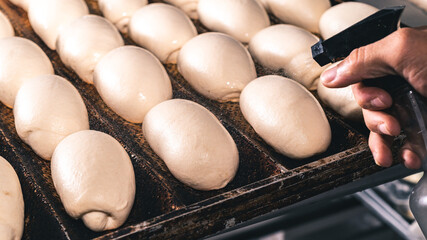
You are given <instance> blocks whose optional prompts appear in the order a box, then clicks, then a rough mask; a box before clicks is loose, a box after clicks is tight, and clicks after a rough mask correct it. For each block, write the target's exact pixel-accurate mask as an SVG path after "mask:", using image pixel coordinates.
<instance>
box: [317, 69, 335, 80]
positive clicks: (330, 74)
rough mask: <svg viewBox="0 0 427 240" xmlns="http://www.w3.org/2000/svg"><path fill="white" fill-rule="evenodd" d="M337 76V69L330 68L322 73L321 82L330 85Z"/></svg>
mask: <svg viewBox="0 0 427 240" xmlns="http://www.w3.org/2000/svg"><path fill="white" fill-rule="evenodd" d="M336 76H337V67H336V66H335V67H333V68H330V69H328V70H326V71H324V72H323V73H322V75H320V80H321V81H322V83H330V82H332V81H334V79H335V77H336Z"/></svg>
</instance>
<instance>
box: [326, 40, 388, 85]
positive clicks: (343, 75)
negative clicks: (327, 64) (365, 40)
mask: <svg viewBox="0 0 427 240" xmlns="http://www.w3.org/2000/svg"><path fill="white" fill-rule="evenodd" d="M383 45H384V43H383V42H381V41H379V42H375V43H373V44H369V45H366V46H364V47H361V48H357V49H354V50H353V51H352V52H351V53H350V55H349V56H348V57H347V58H345V59H344V60H343V61H342V62H340V63H339V64H337V65H336V66H335V67H332V68H330V69H328V70H326V71H324V72H323V73H322V75H321V76H320V80H321V81H322V83H323V84H324V85H325V86H326V87H334V88H340V87H346V86H348V85H351V84H354V83H357V82H360V81H362V80H364V79H370V78H378V77H382V76H386V75H390V74H396V73H395V72H394V70H393V68H392V67H390V66H389V65H388V64H387V61H386V59H387V58H388V57H390V56H388V55H390V53H389V52H388V51H387V50H385V48H384V46H383ZM386 49H387V48H386Z"/></svg>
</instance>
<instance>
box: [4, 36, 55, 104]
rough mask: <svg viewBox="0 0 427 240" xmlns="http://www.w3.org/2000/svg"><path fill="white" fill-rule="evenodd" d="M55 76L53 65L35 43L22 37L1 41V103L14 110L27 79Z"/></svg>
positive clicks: (7, 38)
mask: <svg viewBox="0 0 427 240" xmlns="http://www.w3.org/2000/svg"><path fill="white" fill-rule="evenodd" d="M44 74H53V67H52V63H51V62H50V60H49V58H48V57H47V56H46V54H45V53H44V52H43V50H41V48H40V47H39V46H38V45H37V44H35V43H34V42H32V41H30V40H28V39H25V38H20V37H6V38H2V39H0V101H1V102H3V103H4V104H5V105H6V106H8V107H10V108H12V107H13V105H14V103H15V97H16V94H17V93H18V90H19V88H20V87H21V84H22V83H23V82H24V81H26V80H27V79H30V78H33V77H36V76H40V75H44Z"/></svg>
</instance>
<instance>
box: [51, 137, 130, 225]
mask: <svg viewBox="0 0 427 240" xmlns="http://www.w3.org/2000/svg"><path fill="white" fill-rule="evenodd" d="M51 171H52V180H53V184H54V185H55V189H56V191H57V192H58V195H59V197H60V198H61V202H62V204H64V207H65V210H66V211H67V213H68V214H69V215H70V216H71V217H73V218H76V219H78V218H81V219H82V220H83V222H84V224H85V225H86V226H87V227H88V228H90V229H91V230H93V231H97V232H99V231H105V230H110V229H114V228H117V227H119V226H121V225H122V224H123V223H124V222H125V221H126V219H127V217H128V215H129V212H130V210H131V208H132V205H133V202H134V198H135V174H134V171H133V166H132V163H131V161H130V158H129V155H128V154H127V153H126V151H125V149H124V148H123V147H122V146H121V145H120V143H119V142H118V141H117V140H116V139H114V138H113V137H111V136H110V135H108V134H105V133H102V132H98V131H93V130H86V131H80V132H77V133H74V134H71V135H70V136H68V137H66V138H65V139H64V140H62V141H61V142H60V143H59V144H58V147H57V148H56V149H55V152H54V154H53V157H52V162H51Z"/></svg>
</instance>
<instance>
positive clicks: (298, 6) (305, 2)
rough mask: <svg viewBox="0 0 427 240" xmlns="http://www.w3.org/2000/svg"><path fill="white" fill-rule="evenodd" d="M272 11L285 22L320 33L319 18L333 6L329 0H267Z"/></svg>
mask: <svg viewBox="0 0 427 240" xmlns="http://www.w3.org/2000/svg"><path fill="white" fill-rule="evenodd" d="M267 1H268V6H269V8H270V11H271V12H272V13H273V14H274V15H275V16H276V17H278V18H279V19H280V20H282V21H284V22H285V23H289V24H293V25H296V26H298V27H302V28H304V29H306V30H308V31H310V32H313V33H319V20H320V17H321V16H322V14H323V13H324V12H325V11H326V10H328V8H330V7H331V3H330V1H329V0H298V1H294V0H267Z"/></svg>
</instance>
